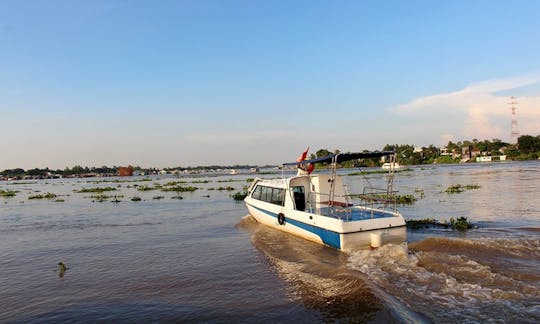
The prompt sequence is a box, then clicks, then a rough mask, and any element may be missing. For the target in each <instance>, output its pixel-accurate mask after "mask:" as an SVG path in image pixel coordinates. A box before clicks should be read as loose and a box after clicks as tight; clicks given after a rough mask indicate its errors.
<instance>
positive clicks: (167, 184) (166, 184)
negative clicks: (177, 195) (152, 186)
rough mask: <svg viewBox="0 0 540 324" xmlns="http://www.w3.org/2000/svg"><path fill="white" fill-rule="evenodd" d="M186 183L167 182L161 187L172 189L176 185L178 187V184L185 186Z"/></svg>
mask: <svg viewBox="0 0 540 324" xmlns="http://www.w3.org/2000/svg"><path fill="white" fill-rule="evenodd" d="M185 183H187V182H185V181H169V182H167V183H165V184H164V185H163V186H164V187H172V186H177V185H180V184H185Z"/></svg>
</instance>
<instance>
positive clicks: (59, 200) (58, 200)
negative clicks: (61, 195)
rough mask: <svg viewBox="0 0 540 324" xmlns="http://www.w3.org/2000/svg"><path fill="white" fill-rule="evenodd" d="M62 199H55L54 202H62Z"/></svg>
mask: <svg viewBox="0 0 540 324" xmlns="http://www.w3.org/2000/svg"><path fill="white" fill-rule="evenodd" d="M64 201H65V200H64V199H56V200H55V201H54V202H64Z"/></svg>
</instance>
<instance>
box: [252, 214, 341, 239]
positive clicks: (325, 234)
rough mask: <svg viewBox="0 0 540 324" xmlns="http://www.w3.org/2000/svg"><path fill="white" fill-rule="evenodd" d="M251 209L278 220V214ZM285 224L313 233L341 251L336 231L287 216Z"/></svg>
mask: <svg viewBox="0 0 540 324" xmlns="http://www.w3.org/2000/svg"><path fill="white" fill-rule="evenodd" d="M250 206H251V207H253V208H255V209H257V210H259V211H261V212H263V213H265V214H266V215H268V216H271V217H274V218H276V219H277V214H275V213H272V212H270V211H268V210H264V209H261V208H259V207H255V206H253V205H250ZM285 223H289V224H291V225H293V226H296V227H299V228H301V229H303V230H305V231H308V232H310V233H313V234H315V235H317V236H319V237H320V238H321V240H322V241H323V242H324V244H326V245H330V246H331V247H334V248H336V249H341V241H340V239H339V233H336V232H334V231H330V230H327V229H324V228H321V227H317V226H314V225H310V224H306V223H303V222H301V221H297V220H295V219H291V218H287V215H285Z"/></svg>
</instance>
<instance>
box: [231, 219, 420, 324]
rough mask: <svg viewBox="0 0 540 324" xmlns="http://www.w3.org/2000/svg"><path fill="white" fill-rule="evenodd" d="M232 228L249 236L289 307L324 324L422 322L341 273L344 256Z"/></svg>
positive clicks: (356, 277)
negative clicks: (296, 304) (312, 314)
mask: <svg viewBox="0 0 540 324" xmlns="http://www.w3.org/2000/svg"><path fill="white" fill-rule="evenodd" d="M237 227H239V228H242V229H244V230H246V231H249V232H250V233H252V243H253V245H254V246H255V247H256V249H257V250H259V251H260V252H262V253H263V254H264V256H265V257H266V260H267V262H268V265H269V266H270V267H271V268H272V270H273V271H274V272H275V273H276V274H277V276H278V277H279V278H280V279H281V280H283V282H284V283H285V284H286V286H287V290H288V292H289V298H290V299H291V300H292V301H296V302H300V303H302V305H303V306H304V307H306V308H307V309H311V310H314V311H317V312H319V313H320V314H321V315H322V317H323V320H324V321H346V322H384V323H390V322H408V321H411V320H413V321H417V322H418V321H422V318H421V317H420V316H418V315H417V314H414V313H413V312H410V311H409V310H407V309H406V308H404V307H403V306H402V305H399V302H398V301H397V300H395V299H393V298H392V297H390V296H388V295H387V294H385V293H384V292H382V291H380V290H379V289H378V288H377V287H374V286H373V285H371V284H370V283H369V279H368V278H367V277H366V276H365V275H364V274H363V273H361V272H358V271H355V270H351V269H350V268H348V267H347V262H348V261H347V260H348V258H349V256H348V255H347V254H345V253H342V252H339V251H337V250H334V249H332V248H329V247H325V246H322V245H319V244H316V243H313V242H310V241H306V240H304V239H302V238H298V237H295V236H293V235H289V234H285V233H283V232H280V231H278V230H275V229H272V228H269V227H267V226H264V225H260V224H258V223H257V222H256V221H255V220H254V219H253V218H252V217H249V216H247V217H245V218H244V219H243V220H242V221H241V222H240V223H239V224H238V225H237Z"/></svg>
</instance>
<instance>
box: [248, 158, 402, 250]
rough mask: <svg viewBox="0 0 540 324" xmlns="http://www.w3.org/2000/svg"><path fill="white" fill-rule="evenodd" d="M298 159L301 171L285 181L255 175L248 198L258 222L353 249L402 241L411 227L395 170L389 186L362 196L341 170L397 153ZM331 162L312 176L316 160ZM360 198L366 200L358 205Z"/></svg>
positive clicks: (293, 164)
mask: <svg viewBox="0 0 540 324" xmlns="http://www.w3.org/2000/svg"><path fill="white" fill-rule="evenodd" d="M306 154H307V151H306V152H304V154H303V157H301V158H299V160H297V162H293V163H285V164H283V169H285V167H287V166H289V167H290V166H295V165H296V166H297V168H298V174H297V175H296V176H292V177H283V178H281V179H271V180H266V179H260V178H256V179H255V180H253V182H252V184H251V185H250V187H249V188H248V195H247V196H246V198H245V199H244V201H245V203H246V207H247V209H248V211H249V213H250V214H251V215H252V216H253V218H255V219H256V220H257V221H258V222H259V223H262V224H265V225H267V226H270V227H273V228H276V229H279V230H282V231H284V232H287V233H291V234H294V235H297V236H300V237H303V238H305V239H308V240H311V241H314V242H318V243H321V244H324V245H328V246H331V247H333V248H336V249H338V250H341V251H346V252H350V251H353V250H356V249H358V248H365V247H370V246H371V247H380V246H381V245H383V244H387V243H396V244H397V243H402V242H404V241H405V240H406V236H407V230H406V226H405V220H404V218H403V216H402V215H401V214H400V213H399V212H398V211H397V210H396V201H395V192H394V191H393V189H392V187H393V175H394V173H393V172H392V170H390V172H389V178H388V182H387V188H386V189H377V188H372V187H371V186H368V187H365V188H364V190H363V192H362V193H361V194H350V193H349V192H348V188H347V186H345V185H344V184H343V181H342V178H341V176H340V175H339V174H337V168H338V164H339V163H343V162H345V161H350V160H358V159H361V158H374V157H382V156H391V159H392V160H393V159H394V158H395V154H394V152H378V151H376V152H362V153H338V154H332V155H329V156H327V157H322V158H317V159H312V160H305V156H306ZM324 162H327V163H328V162H329V163H331V165H330V166H331V167H330V172H329V173H326V174H324V173H321V174H315V175H312V174H311V171H312V170H313V165H314V163H324ZM353 198H360V200H361V201H362V202H363V203H362V204H356V205H355V204H353V202H352V199H353Z"/></svg>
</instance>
